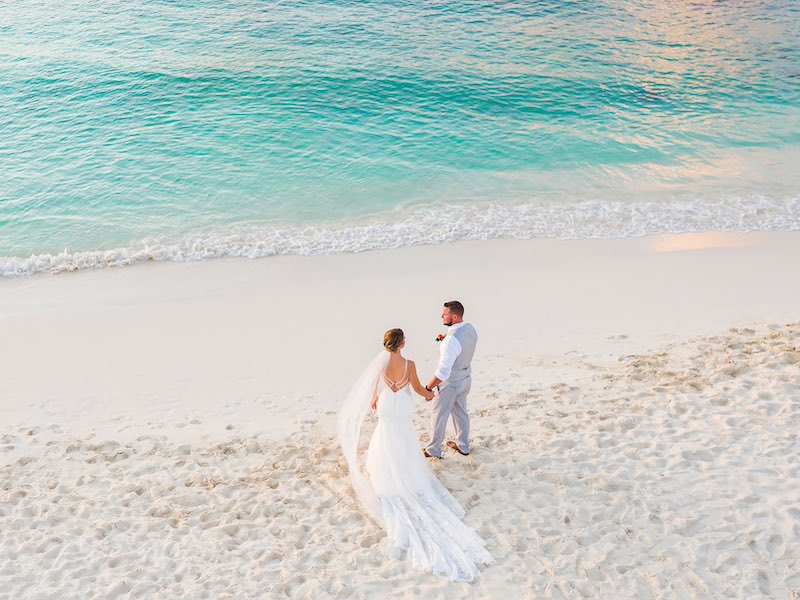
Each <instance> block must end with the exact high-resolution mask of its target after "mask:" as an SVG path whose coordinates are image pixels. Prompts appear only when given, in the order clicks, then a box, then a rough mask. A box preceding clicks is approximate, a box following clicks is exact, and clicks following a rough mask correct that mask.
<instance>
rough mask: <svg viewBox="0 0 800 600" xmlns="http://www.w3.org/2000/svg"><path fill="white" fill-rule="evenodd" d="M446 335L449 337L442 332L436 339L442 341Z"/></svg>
mask: <svg viewBox="0 0 800 600" xmlns="http://www.w3.org/2000/svg"><path fill="white" fill-rule="evenodd" d="M446 337H447V336H446V335H445V334H443V333H440V334H439V335H437V336H436V341H437V342H441V341H442V340H443V339H444V338H446Z"/></svg>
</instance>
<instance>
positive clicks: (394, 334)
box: [383, 329, 406, 352]
mask: <svg viewBox="0 0 800 600" xmlns="http://www.w3.org/2000/svg"><path fill="white" fill-rule="evenodd" d="M405 339H406V336H405V334H404V333H403V330H402V329H390V330H389V331H387V332H386V333H384V334H383V347H384V348H386V349H387V350H388V351H389V352H395V351H396V350H397V349H398V348H399V347H400V346H401V345H402V343H403V342H404V341H405Z"/></svg>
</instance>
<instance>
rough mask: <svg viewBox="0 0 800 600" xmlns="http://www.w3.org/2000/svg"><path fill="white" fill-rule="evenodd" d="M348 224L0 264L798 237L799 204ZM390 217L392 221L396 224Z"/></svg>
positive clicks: (472, 210) (435, 215) (503, 213)
mask: <svg viewBox="0 0 800 600" xmlns="http://www.w3.org/2000/svg"><path fill="white" fill-rule="evenodd" d="M398 215H399V213H392V215H379V216H374V217H372V218H371V219H365V220H363V221H359V222H355V223H353V222H351V223H328V224H319V225H314V226H302V227H300V226H298V227H273V226H269V225H256V224H241V225H237V226H229V227H225V228H223V229H219V230H217V231H205V232H197V233H194V234H191V235H187V236H185V237H183V238H182V239H179V240H177V241H168V240H156V239H145V240H140V241H138V242H135V243H133V244H131V245H129V246H126V247H121V248H114V249H109V250H89V251H81V252H71V251H69V250H66V249H65V250H64V252H62V253H59V254H36V255H32V256H29V257H27V258H23V257H13V256H11V257H9V256H6V257H0V276H4V277H24V276H29V275H34V274H37V273H60V272H64V271H78V270H84V269H100V268H108V267H120V266H126V265H132V264H137V263H142V262H147V261H177V262H183V261H199V260H207V259H212V258H223V257H247V258H259V257H266V256H278V255H290V254H294V255H319V254H342V253H355V252H364V251H369V250H381V249H392V248H400V247H403V246H414V245H423V244H444V243H449V242H456V241H462V240H489V239H503V238H505V239H535V238H559V239H580V238H623V237H637V236H643V235H652V234H662V233H689V232H698V231H735V232H748V231H796V230H800V198H785V199H773V198H767V197H755V198H748V199H728V200H719V201H714V202H708V201H663V202H633V203H631V202H609V201H583V202H575V203H567V204H564V203H550V204H545V203H529V204H511V205H501V204H483V205H452V204H440V205H435V206H427V207H417V208H415V209H412V210H410V211H406V213H404V215H403V216H398ZM393 217H394V218H393Z"/></svg>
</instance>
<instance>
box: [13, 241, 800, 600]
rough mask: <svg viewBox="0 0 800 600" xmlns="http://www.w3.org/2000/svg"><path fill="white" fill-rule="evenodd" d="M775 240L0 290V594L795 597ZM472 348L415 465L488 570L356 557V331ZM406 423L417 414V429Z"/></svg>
mask: <svg viewBox="0 0 800 600" xmlns="http://www.w3.org/2000/svg"><path fill="white" fill-rule="evenodd" d="M798 259H800V233H799V232H793V233H768V234H767V233H751V234H715V233H709V234H687V235H677V236H656V237H645V238H631V239H621V240H575V241H566V240H533V241H530V240H528V241H522V240H520V241H488V242H466V243H457V244H452V245H442V246H425V247H413V248H405V249H401V250H391V251H375V252H369V253H364V254H353V255H336V256H315V257H277V258H266V259H258V260H245V259H241V260H240V259H226V260H216V261H211V262H207V263H184V264H178V263H158V264H145V265H139V266H134V267H126V268H119V269H108V270H103V271H90V272H78V273H63V274H60V275H57V276H36V277H31V278H24V279H3V280H0V328H1V329H0V331H2V335H0V365H2V366H1V367H0V380H1V381H2V385H1V386H0V409H2V417H3V418H2V421H0V598H9V599H13V600H21V599H27V598H36V599H39V598H53V599H59V600H62V599H65V598H82V599H84V598H87V599H88V598H98V599H100V598H103V599H106V598H165V599H166V598H170V599H171V598H209V599H215V600H216V599H221V598H281V597H286V596H291V597H299V598H304V597H308V598H327V597H331V598H374V597H381V594H386V595H391V596H392V597H409V598H417V597H419V598H422V597H425V598H500V597H519V598H534V597H535V598H582V597H593V598H597V597H601V598H702V597H715V598H716V597H732V598H754V597H769V598H787V599H791V598H800V460H799V459H798V456H800V434H798V432H800V302H799V301H798V298H799V297H800V268H798ZM453 298H458V299H460V300H462V301H463V302H464V304H465V305H466V307H467V314H466V318H467V320H469V321H472V322H474V323H475V325H476V326H477V328H478V331H479V333H480V335H481V339H480V344H479V349H478V354H477V355H476V359H475V363H474V365H473V366H474V385H473V391H472V394H471V397H470V403H471V412H472V415H473V422H472V430H473V435H472V438H473V452H472V454H471V456H470V457H469V458H463V457H460V456H458V455H455V454H454V453H452V452H449V453H447V454H446V459H445V460H443V461H440V462H437V463H435V464H434V465H433V466H434V468H435V469H436V471H437V473H438V475H439V477H440V478H441V479H442V481H443V483H444V484H445V485H446V486H447V487H448V488H449V489H450V490H451V491H453V493H454V494H455V495H456V497H457V498H459V499H460V500H461V502H462V503H463V504H464V506H465V508H466V509H467V515H466V521H467V522H468V523H470V524H471V525H473V526H474V527H475V528H476V529H477V531H478V532H479V533H480V534H481V535H482V536H483V537H484V538H485V539H486V540H487V545H488V548H489V550H490V551H491V552H492V554H493V555H494V556H495V558H496V559H497V564H496V565H493V566H491V567H488V568H487V569H485V571H484V572H483V574H482V576H481V577H480V579H479V580H477V581H476V582H474V583H472V584H453V583H448V582H444V581H440V580H438V579H436V578H435V577H434V576H433V575H431V574H429V573H425V572H419V571H415V570H413V569H412V568H411V567H410V565H408V564H407V563H406V562H405V561H403V560H397V559H393V558H386V557H384V556H383V555H382V554H381V552H380V550H379V548H378V544H379V541H380V539H381V537H382V532H381V531H380V530H378V529H377V528H376V526H375V525H374V524H373V523H372V522H371V521H369V520H368V519H367V518H366V517H365V516H364V515H363V513H362V512H361V510H360V509H359V506H358V505H357V504H356V502H355V499H354V497H353V495H352V493H351V490H350V487H349V484H348V481H347V477H346V468H345V464H344V460H343V459H342V457H341V454H340V452H339V450H338V446H337V444H336V442H335V441H334V439H333V435H334V426H335V414H336V409H337V406H338V403H339V401H340V400H341V398H342V396H343V395H344V394H345V393H346V391H347V389H348V388H349V386H350V384H351V383H352V381H353V379H354V378H355V377H356V376H357V375H358V373H359V372H360V370H361V368H362V367H363V365H364V364H365V363H366V362H367V360H368V359H369V358H370V357H371V356H372V355H373V354H374V353H375V352H377V351H378V350H379V349H380V342H381V337H382V334H383V332H384V330H386V329H388V328H390V327H402V328H403V329H404V330H405V331H406V334H407V336H408V338H409V342H408V345H407V347H406V354H407V355H408V356H410V357H411V358H413V359H415V360H416V361H417V363H418V366H419V370H420V371H421V372H422V373H425V374H428V373H430V372H431V371H432V369H433V365H434V360H435V358H436V354H437V347H436V343H435V342H434V337H435V336H436V334H437V333H439V332H441V331H442V327H441V325H440V322H439V319H438V316H439V310H440V306H441V304H442V302H443V301H444V300H449V299H453ZM428 414H429V413H428V407H427V406H426V405H425V403H424V401H422V399H421V398H420V399H419V405H418V408H417V414H416V424H417V428H418V430H419V433H420V436H421V438H424V437H426V436H427V429H428Z"/></svg>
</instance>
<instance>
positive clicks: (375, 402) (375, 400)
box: [369, 379, 378, 410]
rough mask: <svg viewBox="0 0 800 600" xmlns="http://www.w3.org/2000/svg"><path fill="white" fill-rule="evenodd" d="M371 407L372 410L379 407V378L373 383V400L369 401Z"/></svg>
mask: <svg viewBox="0 0 800 600" xmlns="http://www.w3.org/2000/svg"><path fill="white" fill-rule="evenodd" d="M369 407H370V408H371V409H372V410H375V409H376V408H378V380H377V379H376V380H375V383H373V384H372V400H371V401H370V403H369Z"/></svg>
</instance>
